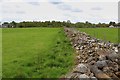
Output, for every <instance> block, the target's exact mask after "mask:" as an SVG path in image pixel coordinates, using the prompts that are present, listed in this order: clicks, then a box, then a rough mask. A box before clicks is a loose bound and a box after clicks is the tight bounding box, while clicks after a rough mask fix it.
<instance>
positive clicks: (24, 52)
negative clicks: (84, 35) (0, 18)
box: [2, 28, 74, 78]
mask: <svg viewBox="0 0 120 80" xmlns="http://www.w3.org/2000/svg"><path fill="white" fill-rule="evenodd" d="M2 34H3V35H2V40H3V42H2V43H3V44H2V48H3V49H2V50H3V55H2V62H3V63H2V67H3V78H59V77H60V76H62V75H64V74H66V73H67V72H68V71H69V70H70V69H71V68H72V66H73V65H74V50H73V49H72V48H71V45H70V42H69V40H68V39H67V38H66V37H65V35H64V32H63V29H61V28H21V29H20V28H17V29H3V30H2Z"/></svg>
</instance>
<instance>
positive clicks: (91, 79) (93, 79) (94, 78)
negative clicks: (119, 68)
mask: <svg viewBox="0 0 120 80" xmlns="http://www.w3.org/2000/svg"><path fill="white" fill-rule="evenodd" d="M90 80H98V79H97V78H96V77H91V78H90Z"/></svg>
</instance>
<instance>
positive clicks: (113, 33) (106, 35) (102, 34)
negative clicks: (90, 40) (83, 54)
mask: <svg viewBox="0 0 120 80" xmlns="http://www.w3.org/2000/svg"><path fill="white" fill-rule="evenodd" d="M79 30H80V31H81V32H86V33H88V34H90V35H91V36H93V37H96V38H99V39H102V40H105V41H111V42H113V43H118V42H120V41H118V39H119V35H118V32H119V30H118V28H79Z"/></svg>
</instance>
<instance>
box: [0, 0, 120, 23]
mask: <svg viewBox="0 0 120 80" xmlns="http://www.w3.org/2000/svg"><path fill="white" fill-rule="evenodd" d="M53 20H55V21H67V20H70V21H71V22H73V23H75V22H85V21H89V22H92V23H99V22H101V23H109V22H110V21H115V22H118V0H109V1H107V0H106V1H105V0H97V1H94V0H91V1H88V0H84V1H83V0H0V21H1V22H6V21H8V22H11V21H16V22H20V21H53Z"/></svg>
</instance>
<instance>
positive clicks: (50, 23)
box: [2, 20, 120, 28]
mask: <svg viewBox="0 0 120 80" xmlns="http://www.w3.org/2000/svg"><path fill="white" fill-rule="evenodd" d="M2 25H3V26H4V25H6V26H7V27H8V28H11V27H14V28H30V27H63V26H66V27H76V28H97V27H109V26H110V25H112V26H115V27H117V26H120V23H115V22H112V21H111V22H110V23H109V24H106V23H98V24H94V23H90V22H88V21H86V22H77V23H71V22H70V20H68V21H63V22H60V21H45V22H42V21H32V22H30V21H23V22H15V21H12V22H4V23H3V24H2Z"/></svg>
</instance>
